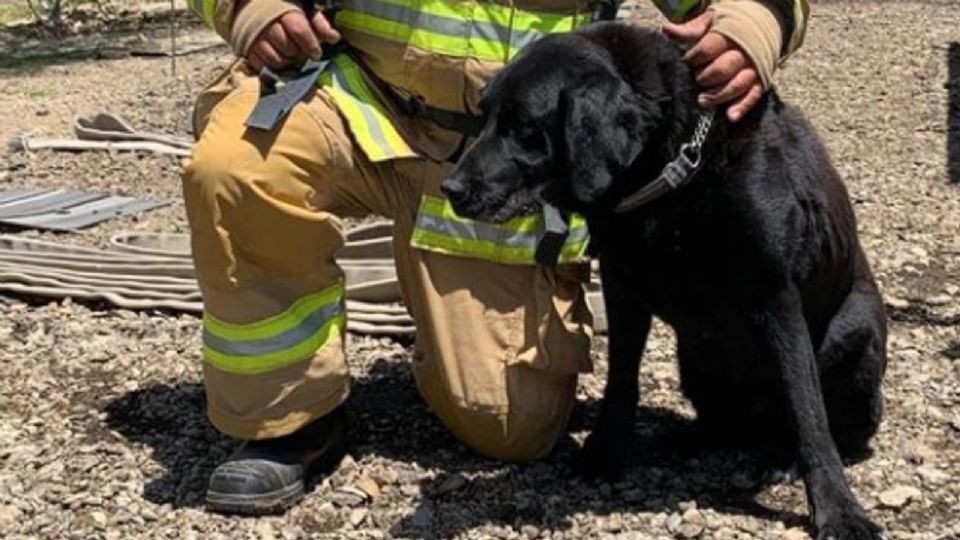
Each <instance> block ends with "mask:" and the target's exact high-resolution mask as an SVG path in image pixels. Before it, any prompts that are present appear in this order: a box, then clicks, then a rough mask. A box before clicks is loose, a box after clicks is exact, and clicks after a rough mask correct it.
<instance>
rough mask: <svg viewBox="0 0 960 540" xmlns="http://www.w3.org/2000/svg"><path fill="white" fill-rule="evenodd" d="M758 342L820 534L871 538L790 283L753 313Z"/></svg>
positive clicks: (873, 532)
mask: <svg viewBox="0 0 960 540" xmlns="http://www.w3.org/2000/svg"><path fill="white" fill-rule="evenodd" d="M753 323H754V325H755V327H756V330H757V334H758V336H757V337H758V338H759V341H760V345H761V346H762V347H763V348H764V352H765V353H767V354H768V355H769V356H770V358H771V359H772V360H775V361H776V367H777V369H778V372H779V375H780V380H781V387H782V391H783V397H784V399H785V409H786V412H787V415H788V418H789V420H790V422H791V424H792V426H793V428H794V432H795V434H796V437H797V444H798V450H799V452H798V454H799V455H798V458H799V464H800V470H801V473H802V474H803V479H804V484H805V486H806V490H807V500H808V502H809V505H810V509H811V518H812V521H813V524H814V526H815V527H816V529H817V538H818V539H819V540H827V539H831V538H832V539H834V540H873V539H879V538H882V536H881V534H880V528H879V527H877V525H875V524H874V523H873V522H871V521H870V519H869V518H868V517H867V515H866V513H865V512H864V510H863V507H862V506H860V503H858V502H857V500H856V498H855V497H854V496H853V493H852V492H851V491H850V488H849V486H848V485H847V481H846V478H845V477H844V473H843V464H842V462H841V461H840V455H839V453H838V452H837V447H836V445H835V444H834V442H833V438H832V437H831V436H830V427H829V425H828V423H827V413H826V407H825V406H824V402H823V394H822V392H821V390H820V379H819V376H818V373H817V365H816V359H815V356H814V353H813V345H812V344H811V342H810V334H809V332H808V329H807V324H806V321H805V319H804V318H803V310H802V304H801V300H800V295H799V293H798V292H797V291H796V289H795V288H793V287H789V288H787V289H785V290H783V291H781V292H780V293H778V294H776V295H774V296H773V297H772V298H770V300H769V301H768V302H766V303H765V304H764V305H763V306H761V307H760V308H759V309H758V310H757V311H756V312H755V313H754V317H753Z"/></svg>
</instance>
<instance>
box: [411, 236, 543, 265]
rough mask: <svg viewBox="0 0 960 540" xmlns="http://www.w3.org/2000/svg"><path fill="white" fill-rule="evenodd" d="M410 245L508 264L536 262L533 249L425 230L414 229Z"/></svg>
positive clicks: (446, 253) (447, 253)
mask: <svg viewBox="0 0 960 540" xmlns="http://www.w3.org/2000/svg"><path fill="white" fill-rule="evenodd" d="M410 245H411V246H413V247H415V248H420V249H426V250H428V251H433V252H436V253H443V254H445V255H458V256H464V255H468V256H471V257H475V258H478V259H485V260H488V261H493V262H501V263H507V264H531V263H532V262H533V260H534V259H533V257H534V250H533V249H529V248H517V247H508V246H501V245H500V244H497V243H496V242H493V241H489V240H474V239H469V238H460V237H457V236H448V235H445V234H440V233H437V232H433V231H426V230H423V229H414V231H413V234H412V235H411V237H410Z"/></svg>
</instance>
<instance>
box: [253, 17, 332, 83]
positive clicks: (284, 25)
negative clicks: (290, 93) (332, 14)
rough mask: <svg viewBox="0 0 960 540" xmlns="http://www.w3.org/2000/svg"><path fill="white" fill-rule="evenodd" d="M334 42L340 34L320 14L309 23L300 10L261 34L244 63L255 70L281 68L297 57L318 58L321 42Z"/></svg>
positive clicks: (271, 25) (281, 19)
mask: <svg viewBox="0 0 960 540" xmlns="http://www.w3.org/2000/svg"><path fill="white" fill-rule="evenodd" d="M337 41H340V33H339V32H337V31H336V30H335V29H334V28H333V26H331V25H330V21H328V20H327V18H326V17H324V15H323V14H322V13H317V16H316V17H314V19H313V21H312V24H311V21H308V20H307V17H306V16H305V15H304V14H303V12H302V11H290V12H287V13H285V14H284V15H282V16H281V17H280V18H278V19H277V20H275V21H273V22H272V23H270V24H269V25H267V27H266V28H264V29H263V31H262V32H260V35H258V36H257V39H255V40H254V41H253V44H252V45H250V48H249V49H247V61H249V62H250V64H251V65H253V68H254V69H257V70H259V69H261V68H262V67H263V66H269V67H270V68H272V69H282V68H285V67H287V66H289V65H290V64H291V63H292V62H293V61H294V60H295V59H296V58H303V57H309V58H313V59H318V58H320V46H321V43H336V42H337Z"/></svg>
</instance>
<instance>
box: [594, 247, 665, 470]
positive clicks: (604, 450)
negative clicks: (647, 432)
mask: <svg viewBox="0 0 960 540" xmlns="http://www.w3.org/2000/svg"><path fill="white" fill-rule="evenodd" d="M600 263H601V264H600V268H601V274H602V276H603V299H604V303H605V304H606V309H607V322H608V327H609V340H610V342H609V343H610V346H609V351H608V355H607V357H608V361H607V362H608V366H609V370H608V373H607V384H606V386H605V387H604V390H603V402H602V403H601V405H600V417H599V419H598V420H597V424H596V425H595V426H594V429H593V431H592V432H591V433H590V436H589V437H588V438H587V442H586V443H585V444H584V447H583V450H582V451H581V453H580V456H579V458H578V464H577V465H578V468H579V469H580V472H581V473H583V474H585V475H588V476H594V477H603V478H606V479H616V478H617V477H619V476H620V474H621V473H622V472H623V467H624V466H625V465H626V462H627V458H628V455H629V453H630V447H631V445H632V440H633V427H634V420H635V418H636V414H637V403H638V402H639V400H640V388H639V381H638V375H639V372H640V357H641V356H642V355H643V349H644V346H645V345H646V342H647V334H648V333H649V332H650V321H651V315H650V311H649V310H648V308H647V307H646V305H645V304H644V303H643V302H641V301H640V300H639V299H638V295H637V292H636V284H635V283H634V280H635V279H636V277H635V276H632V275H631V272H630V269H629V267H622V266H616V264H617V263H616V262H613V261H610V260H606V259H605V258H604V257H601V259H600ZM621 264H622V263H621Z"/></svg>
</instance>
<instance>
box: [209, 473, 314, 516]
mask: <svg viewBox="0 0 960 540" xmlns="http://www.w3.org/2000/svg"><path fill="white" fill-rule="evenodd" d="M303 495H304V489H303V481H302V480H301V481H297V482H295V483H293V484H290V485H289V486H285V487H283V488H281V489H278V490H276V491H271V492H269V493H256V494H241V493H222V492H217V491H207V508H208V509H210V510H212V511H214V512H218V513H221V514H241V515H245V516H262V515H267V514H279V513H282V512H283V511H285V510H287V509H289V508H290V507H291V506H293V505H294V504H296V503H297V502H298V501H299V500H300V499H302V498H303Z"/></svg>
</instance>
